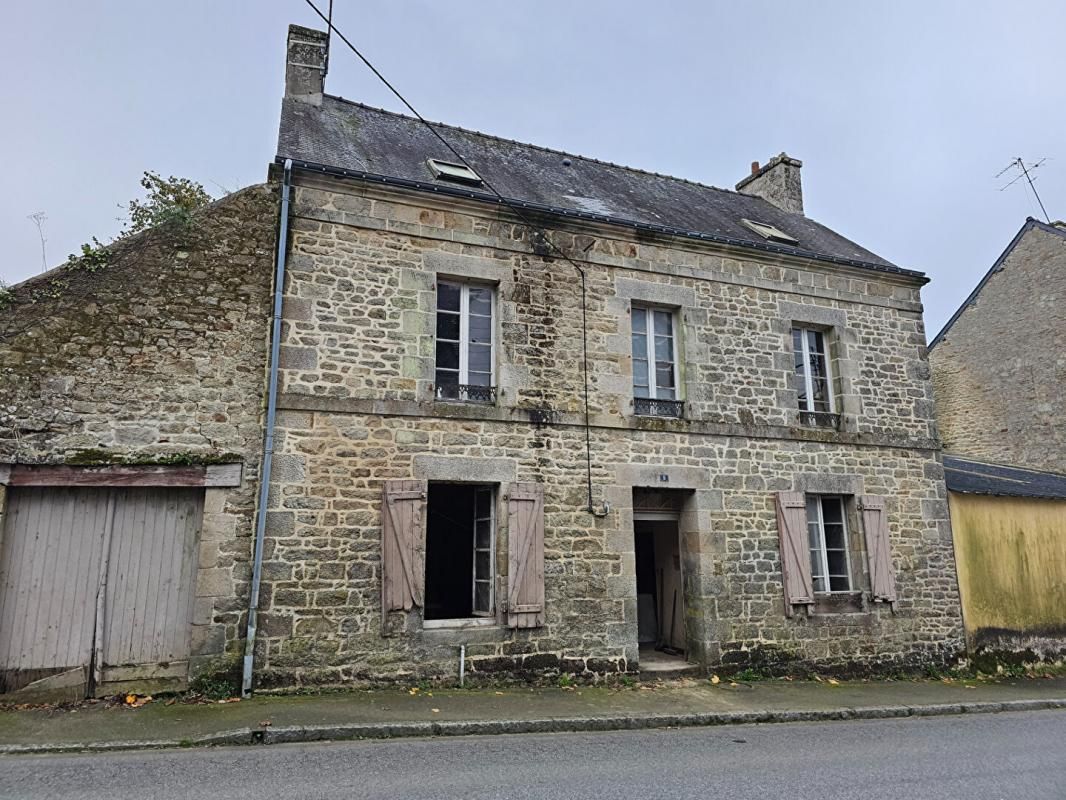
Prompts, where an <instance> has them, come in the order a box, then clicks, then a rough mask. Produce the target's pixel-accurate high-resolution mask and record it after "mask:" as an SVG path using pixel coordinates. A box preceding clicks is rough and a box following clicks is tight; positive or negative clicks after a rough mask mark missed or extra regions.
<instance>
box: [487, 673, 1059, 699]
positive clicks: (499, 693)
mask: <svg viewBox="0 0 1066 800" xmlns="http://www.w3.org/2000/svg"><path fill="white" fill-rule="evenodd" d="M1049 677H1050V676H1049ZM495 694H498V695H499V696H500V697H503V692H495Z"/></svg>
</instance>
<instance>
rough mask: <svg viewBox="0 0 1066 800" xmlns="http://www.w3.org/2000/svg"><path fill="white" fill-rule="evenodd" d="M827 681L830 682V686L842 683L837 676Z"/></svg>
mask: <svg viewBox="0 0 1066 800" xmlns="http://www.w3.org/2000/svg"><path fill="white" fill-rule="evenodd" d="M826 683H828V684H829V685H830V686H839V685H840V681H838V680H837V679H836V678H830V679H829V680H828V681H826Z"/></svg>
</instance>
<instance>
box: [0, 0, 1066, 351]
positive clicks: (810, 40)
mask: <svg viewBox="0 0 1066 800" xmlns="http://www.w3.org/2000/svg"><path fill="white" fill-rule="evenodd" d="M326 1H327V0H319V2H321V3H322V4H323V7H324V4H325V3H326ZM1063 11H1064V10H1063V8H1062V4H1061V3H1056V2H1050V0H1049V2H1035V1H1034V2H1018V1H1015V2H1010V3H1007V2H1002V3H991V2H974V1H973V0H970V1H969V2H939V3H938V2H931V1H929V0H923V2H883V3H872V2H854V0H844V1H841V2H807V3H801V2H784V0H781V2H750V1H748V2H743V3H738V2H724V0H715V1H711V0H703V1H702V2H701V1H697V0H691V1H689V2H681V0H673V1H671V0H660V2H655V3H650V2H638V0H566V2H563V1H562V0H537V2H523V3H517V2H502V1H498V0H452V1H451V2H445V0H435V1H433V2H430V1H429V0H424V1H419V0H359V2H355V1H354V0H336V3H335V10H334V22H335V23H336V24H337V26H338V28H339V29H340V30H342V31H343V32H344V33H345V34H346V35H348V36H349V38H351V39H353V40H354V41H355V42H356V43H357V45H358V46H360V47H361V48H362V49H363V50H364V52H365V53H366V54H367V55H368V56H369V57H370V58H371V59H372V60H373V61H375V62H376V64H377V65H378V67H379V68H380V69H381V70H382V71H383V72H384V73H385V74H386V75H387V76H388V77H389V78H390V79H391V80H392V81H393V82H394V83H395V84H396V85H397V86H398V87H399V88H400V89H401V91H403V92H405V93H406V94H407V95H408V98H409V99H410V100H411V101H412V102H413V103H414V104H415V106H416V107H417V108H418V109H419V110H420V111H421V112H422V113H423V115H425V116H426V117H428V118H430V119H434V120H440V121H443V122H449V123H452V124H456V125H461V126H464V127H468V128H474V129H477V130H482V131H485V132H488V133H494V134H499V135H502V136H506V137H508V138H513V139H518V140H521V141H526V142H533V143H536V144H541V145H545V146H549V147H554V148H559V149H563V150H569V151H571V152H575V153H580V154H582V155H588V156H593V157H596V158H601V159H605V160H608V161H614V162H617V163H621V164H627V165H631V166H636V167H641V168H644V169H649V170H654V171H656V172H663V173H668V174H671V175H677V176H681V177H684V178H689V179H691V180H697V181H702V182H705V183H710V184H713V185H715V186H722V187H730V188H731V187H732V186H733V184H734V183H735V182H736V181H737V180H739V179H740V178H741V177H743V176H744V175H745V174H746V173H747V172H748V171H749V165H750V163H751V162H752V161H753V160H758V161H766V160H767V159H768V158H769V157H770V156H772V155H775V154H777V153H779V152H781V151H782V150H784V151H786V152H788V153H789V155H792V156H795V157H797V158H800V159H802V160H803V162H804V166H803V184H804V200H805V206H806V211H807V214H808V216H810V217H812V218H814V219H816V220H818V221H819V222H822V223H824V224H826V225H828V226H830V227H831V228H834V229H836V230H838V231H839V232H841V233H843V234H844V235H845V236H848V237H849V238H851V239H854V240H855V241H857V242H859V243H860V244H862V245H863V246H865V247H867V248H868V249H870V250H873V251H874V252H875V253H878V254H880V255H882V256H884V257H885V258H888V259H890V260H891V261H893V262H895V263H896V264H899V265H900V266H903V267H909V268H913V269H919V270H923V271H925V272H927V273H928V274H929V276H930V277H931V278H932V281H933V282H932V284H930V286H928V287H927V288H926V289H925V304H926V314H927V328H928V334H929V336H930V337H932V335H933V334H934V333H936V331H937V330H939V328H940V326H941V325H942V323H943V322H944V321H945V320H946V318H947V317H948V316H950V314H951V313H952V312H953V311H954V309H955V307H956V306H957V305H958V304H959V303H960V302H961V300H962V299H963V298H964V297H965V296H966V294H967V293H968V292H969V291H970V290H971V289H972V287H973V285H974V284H975V283H976V281H977V280H978V279H979V277H980V276H981V274H983V273H984V271H985V270H986V269H987V268H988V267H989V266H990V265H991V263H992V262H993V261H994V260H995V258H996V256H997V255H998V254H999V253H1000V251H1001V250H1002V249H1003V248H1004V247H1005V246H1006V245H1007V243H1008V242H1009V241H1010V239H1011V237H1012V236H1013V235H1014V233H1015V232H1016V231H1017V229H1018V228H1019V227H1020V226H1021V225H1022V223H1023V222H1024V221H1025V218H1026V217H1027V216H1030V215H1033V216H1037V217H1039V216H1041V215H1040V213H1039V209H1038V208H1037V207H1036V205H1035V203H1034V201H1033V199H1032V196H1031V194H1029V191H1028V189H1027V188H1026V187H1025V186H1023V185H1022V184H1021V183H1019V184H1015V185H1014V186H1012V187H1010V188H1009V189H1007V190H1005V191H998V190H999V188H1000V187H1001V186H1002V185H1003V184H1005V183H1007V181H1008V180H1009V179H1010V177H1012V175H1011V174H1010V173H1008V175H1007V176H1004V177H1002V178H999V179H997V178H995V175H996V173H997V172H999V171H1000V170H1001V169H1003V167H1005V166H1006V165H1007V164H1008V162H1009V161H1010V160H1011V159H1012V158H1014V157H1015V156H1022V157H1023V158H1025V159H1027V160H1037V159H1039V158H1045V157H1046V158H1048V159H1049V160H1048V161H1047V162H1046V164H1045V165H1044V166H1043V167H1041V168H1040V169H1039V170H1038V171H1037V173H1036V174H1037V176H1038V180H1037V182H1036V185H1037V190H1038V191H1039V192H1040V193H1041V196H1042V199H1043V201H1044V204H1045V205H1046V206H1047V209H1048V212H1049V213H1050V215H1051V218H1052V219H1057V218H1062V217H1066V149H1064V145H1066V102H1064V101H1066V79H1064V77H1063V76H1064V74H1066V46H1064V44H1063V31H1064V30H1066V19H1064V13H1063ZM290 22H296V23H301V24H305V25H310V26H319V23H318V22H317V18H316V17H315V16H314V14H313V12H312V11H311V10H310V9H309V8H308V7H307V6H306V5H305V3H304V2H303V0H258V1H257V2H252V1H251V0H212V1H211V2H208V1H207V0H183V2H181V3H158V2H144V0H138V1H137V2H134V0H109V1H108V0H99V1H98V2H84V3H69V2H60V3H56V2H48V3H44V2H41V3H20V4H17V5H13V6H11V7H10V8H9V9H8V11H7V20H6V24H5V25H4V27H3V31H2V32H0V53H2V56H0V58H2V63H3V77H2V79H0V104H2V105H0V108H2V109H3V116H4V118H5V120H6V121H5V123H4V124H3V126H2V127H0V144H2V145H3V146H2V148H0V153H2V154H3V157H4V160H5V162H6V163H5V164H4V165H3V167H2V174H3V182H2V185H3V186H4V191H3V192H0V236H2V239H3V242H4V244H5V247H4V258H3V261H2V262H0V277H2V278H3V279H5V280H7V281H8V282H9V283H14V282H17V281H19V280H23V279H25V278H27V277H29V276H31V275H33V274H36V273H37V272H39V271H40V269H41V253H40V242H39V239H38V235H37V228H36V227H35V225H34V223H33V222H32V221H31V220H29V219H28V218H27V215H28V214H31V213H33V212H37V211H43V212H45V214H46V215H47V219H46V220H45V222H44V228H45V236H46V238H47V251H48V261H49V263H50V264H52V265H54V264H56V263H58V262H60V261H62V260H63V258H64V257H65V256H66V254H68V253H70V252H72V251H73V250H75V249H76V248H77V246H78V245H79V244H80V243H81V242H84V241H87V240H88V239H89V238H90V237H92V236H94V235H95V236H98V237H100V238H101V239H107V238H109V237H111V236H113V235H114V234H115V233H116V232H117V231H118V229H119V228H120V227H121V223H120V221H119V220H118V217H119V216H120V215H121V211H120V209H119V208H118V206H119V205H121V204H124V203H125V202H126V201H128V200H129V199H130V198H132V197H134V196H137V194H138V192H139V187H138V185H137V184H138V179H139V177H140V174H141V173H142V172H143V171H144V170H146V169H153V170H157V171H159V172H162V173H164V174H166V175H169V174H174V175H179V176H184V177H189V178H193V179H195V180H198V181H200V182H201V183H203V184H204V186H205V187H206V188H207V189H208V190H209V191H211V192H212V193H214V194H216V195H217V194H221V193H222V192H223V191H224V190H232V189H236V188H239V187H242V186H246V185H248V184H251V183H256V182H259V181H261V180H263V179H264V177H265V175H266V169H267V165H268V163H269V162H270V161H271V159H272V158H273V156H274V148H275V143H276V138H277V123H278V113H279V103H280V99H281V95H282V85H283V75H284V48H285V33H286V26H287V25H288V24H289V23H290ZM326 88H327V91H328V92H330V93H331V94H336V95H341V96H343V97H347V98H351V99H355V100H360V101H363V102H367V103H370V104H372V105H378V106H383V107H385V108H389V109H393V110H401V109H400V107H399V106H398V104H397V102H396V101H395V100H394V99H393V98H392V97H391V96H390V95H389V94H388V93H387V92H386V90H385V89H384V88H383V87H382V86H380V85H379V84H378V83H377V82H376V80H375V79H374V78H373V77H372V76H371V75H370V74H369V73H368V72H367V71H366V70H365V68H364V67H363V66H362V65H361V64H359V63H357V62H356V61H355V59H354V57H352V56H350V54H349V53H347V52H346V51H345V50H344V49H343V48H342V47H341V46H338V45H336V44H335V46H334V50H333V57H332V60H331V64H330V73H329V76H328V78H327V84H326Z"/></svg>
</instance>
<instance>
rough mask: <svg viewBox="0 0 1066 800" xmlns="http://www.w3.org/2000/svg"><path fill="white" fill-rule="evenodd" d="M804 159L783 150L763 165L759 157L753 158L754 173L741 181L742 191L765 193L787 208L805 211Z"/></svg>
mask: <svg viewBox="0 0 1066 800" xmlns="http://www.w3.org/2000/svg"><path fill="white" fill-rule="evenodd" d="M802 166H803V162H802V161H800V160H798V159H795V158H790V157H789V156H787V155H785V154H784V153H782V154H781V155H779V156H774V157H773V158H771V159H770V160H769V161H768V162H767V163H766V164H765V165H763V166H762V167H760V166H759V162H758V161H753V162H751V175H749V176H748V177H746V178H744V180H742V181H741V182H740V183H738V184H737V186H736V189H737V191H738V192H740V193H741V194H750V195H754V196H755V197H761V198H762V199H763V200H765V201H766V202H768V203H772V204H773V205H775V206H777V207H778V208H780V209H782V210H784V211H790V212H792V213H793V214H802V213H803V185H802V184H801V183H800V167H802Z"/></svg>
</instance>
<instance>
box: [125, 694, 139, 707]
mask: <svg viewBox="0 0 1066 800" xmlns="http://www.w3.org/2000/svg"><path fill="white" fill-rule="evenodd" d="M136 702H137V695H135V694H128V695H126V705H128V706H132V705H133V704H134V703H136Z"/></svg>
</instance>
